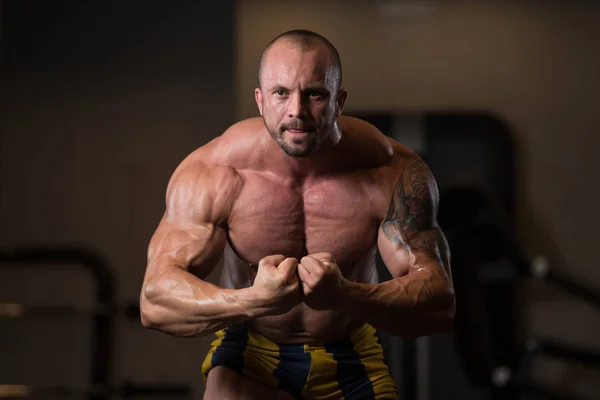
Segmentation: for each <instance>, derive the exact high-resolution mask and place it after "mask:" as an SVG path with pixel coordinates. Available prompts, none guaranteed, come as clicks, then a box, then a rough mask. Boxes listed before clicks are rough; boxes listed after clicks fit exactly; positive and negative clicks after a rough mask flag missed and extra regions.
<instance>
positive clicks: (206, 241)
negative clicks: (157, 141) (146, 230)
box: [146, 165, 232, 279]
mask: <svg viewBox="0 0 600 400" xmlns="http://www.w3.org/2000/svg"><path fill="white" fill-rule="evenodd" d="M230 182H231V174H230V173H229V172H228V171H227V170H225V171H224V170H223V169H217V168H214V167H207V166H198V165H194V166H192V167H188V168H184V169H182V170H180V171H179V172H177V173H176V174H174V176H173V178H172V179H171V181H170V182H169V187H168V189H167V198H166V210H165V214H164V215H163V217H162V219H161V221H160V223H159V225H158V227H157V229H156V231H155V232H154V235H153V236H152V238H151V240H150V244H149V246H148V264H147V272H146V279H149V278H150V277H152V276H157V275H160V274H161V273H163V272H165V271H166V270H168V269H169V268H180V269H183V270H186V271H189V272H191V273H193V274H194V275H196V276H198V277H199V278H204V277H206V276H208V275H209V274H210V272H211V271H212V270H213V269H214V267H215V266H216V265H217V263H218V261H219V259H220V258H221V256H222V254H223V250H224V248H225V244H226V231H225V223H224V221H225V220H226V218H227V215H228V204H229V203H228V199H230V198H232V196H230V194H231V193H229V192H230V191H231V189H229V187H230V186H232V185H228V184H227V183H230Z"/></svg>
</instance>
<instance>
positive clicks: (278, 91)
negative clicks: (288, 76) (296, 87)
mask: <svg viewBox="0 0 600 400" xmlns="http://www.w3.org/2000/svg"><path fill="white" fill-rule="evenodd" d="M275 94H276V95H277V96H283V95H284V94H285V92H284V91H283V90H281V89H280V90H277V91H276V92H275Z"/></svg>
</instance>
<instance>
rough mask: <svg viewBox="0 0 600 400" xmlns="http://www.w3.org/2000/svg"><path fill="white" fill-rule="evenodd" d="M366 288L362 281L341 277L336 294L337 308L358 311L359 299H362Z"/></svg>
mask: <svg viewBox="0 0 600 400" xmlns="http://www.w3.org/2000/svg"><path fill="white" fill-rule="evenodd" d="M367 290H368V289H367V287H366V285H365V284H364V283H358V282H353V281H351V280H348V279H346V278H343V279H342V281H341V284H340V290H339V294H338V296H337V297H338V308H340V309H342V310H344V311H352V312H354V313H356V312H358V310H359V308H360V305H361V299H364V297H365V296H366V293H367Z"/></svg>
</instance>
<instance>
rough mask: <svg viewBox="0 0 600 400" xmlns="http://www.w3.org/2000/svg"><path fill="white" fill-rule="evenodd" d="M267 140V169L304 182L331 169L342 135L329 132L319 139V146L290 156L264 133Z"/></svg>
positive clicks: (334, 163) (337, 132)
mask: <svg viewBox="0 0 600 400" xmlns="http://www.w3.org/2000/svg"><path fill="white" fill-rule="evenodd" d="M265 135H266V136H267V137H266V139H265V140H266V141H267V149H268V151H267V154H269V157H270V161H271V162H269V163H268V165H269V169H271V170H272V172H273V173H275V174H277V175H280V176H282V177H283V178H287V179H291V180H293V181H297V182H298V183H301V182H304V181H306V180H307V179H308V180H309V179H311V178H314V177H315V176H317V175H319V174H322V173H326V172H328V171H331V170H332V169H333V168H334V167H335V165H336V160H337V158H338V155H337V151H336V150H337V149H336V146H337V145H338V144H339V142H340V141H341V138H342V135H341V132H339V131H334V132H329V133H328V134H327V136H325V138H324V139H323V140H322V141H321V143H320V144H319V147H318V148H317V149H316V150H315V151H314V152H313V153H312V154H310V155H308V156H306V157H292V156H289V155H287V154H286V153H285V152H284V151H283V149H282V148H281V146H280V145H279V144H278V143H277V142H276V141H275V140H273V138H271V137H270V135H269V134H268V132H266V133H265Z"/></svg>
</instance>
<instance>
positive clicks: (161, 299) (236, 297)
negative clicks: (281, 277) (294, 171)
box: [140, 164, 260, 336]
mask: <svg viewBox="0 0 600 400" xmlns="http://www.w3.org/2000/svg"><path fill="white" fill-rule="evenodd" d="M240 185H241V183H240V181H239V177H238V176H237V174H236V172H235V171H234V170H232V169H230V168H227V167H213V166H207V165H202V164H194V165H191V164H190V165H187V166H182V167H180V168H179V169H178V170H177V171H176V172H175V173H174V174H173V177H172V178H171V181H170V182H169V187H168V189H167V196H166V197H167V198H166V201H167V204H166V211H165V214H164V216H163V218H162V220H161V221H160V224H159V226H158V228H157V229H156V231H155V233H154V235H153V236H152V239H151V240H150V244H149V248H148V264H147V266H146V273H145V276H144V282H143V286H142V291H141V295H140V311H141V320H142V324H143V325H144V326H145V327H147V328H151V329H157V330H160V331H163V332H166V333H169V334H172V335H176V336H198V335H203V334H208V333H211V332H214V331H216V330H219V329H222V328H224V327H226V326H229V325H232V324H236V323H240V322H243V321H245V320H247V319H250V318H254V317H255V316H256V314H257V313H258V312H259V309H260V300H259V299H257V298H256V296H255V291H253V290H252V287H250V288H244V289H239V290H235V289H222V288H220V287H218V286H215V285H213V284H211V283H209V282H206V281H204V280H203V279H204V278H206V276H208V275H209V274H210V272H211V271H212V270H213V269H214V268H215V266H216V265H217V263H218V262H219V260H220V258H221V256H222V253H223V249H224V247H225V243H226V232H225V227H226V224H227V218H228V215H229V211H230V209H231V202H232V199H235V197H236V194H237V192H238V191H239V189H240V187H241V186H240Z"/></svg>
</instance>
